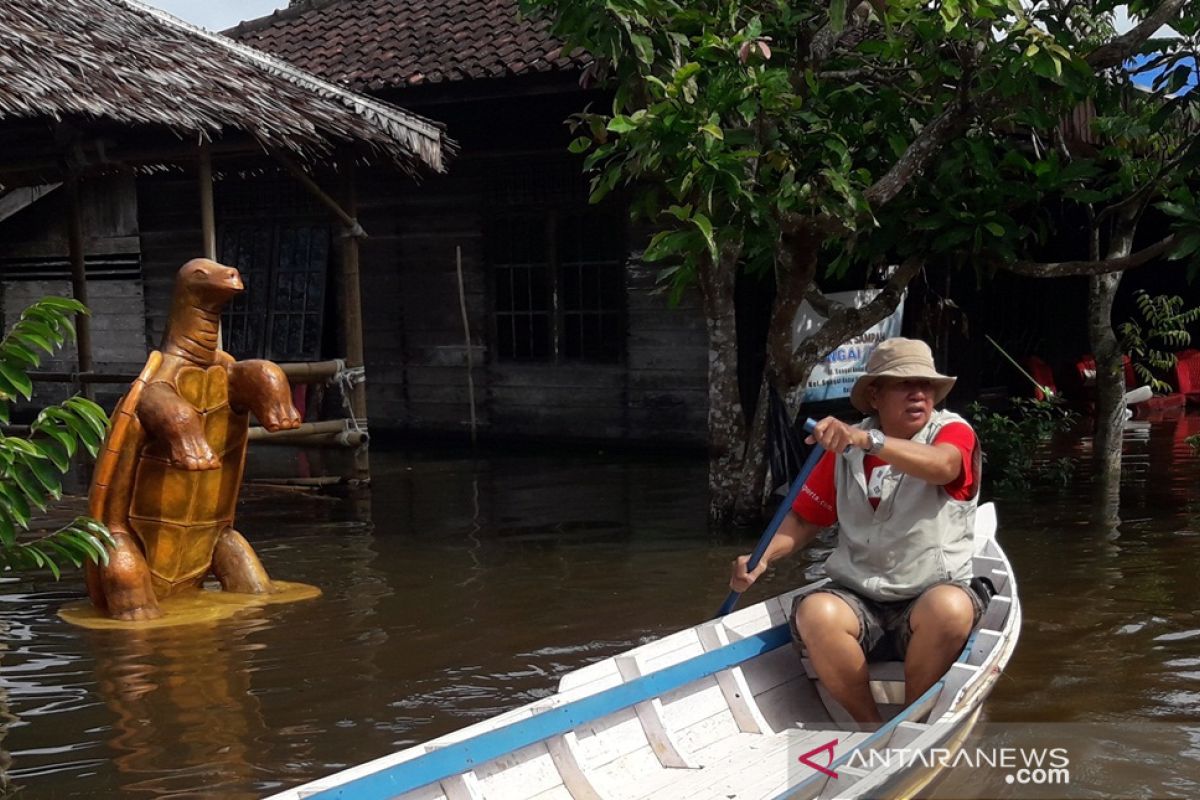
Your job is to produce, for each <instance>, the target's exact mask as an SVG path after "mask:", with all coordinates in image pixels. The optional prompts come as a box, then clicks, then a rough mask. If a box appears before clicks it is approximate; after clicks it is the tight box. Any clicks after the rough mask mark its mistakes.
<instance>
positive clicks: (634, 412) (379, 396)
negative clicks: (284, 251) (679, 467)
mask: <svg viewBox="0 0 1200 800" xmlns="http://www.w3.org/2000/svg"><path fill="white" fill-rule="evenodd" d="M359 174H360V179H361V180H360V186H359V206H360V216H361V218H362V223H363V226H364V228H365V229H366V230H367V232H368V235H369V238H368V239H366V240H365V241H364V242H363V245H362V247H363V249H362V272H363V278H362V279H363V297H364V318H365V323H364V324H365V326H366V348H367V386H368V405H369V408H370V415H371V424H372V427H373V428H375V429H376V430H395V431H404V430H415V431H426V432H454V433H463V432H465V431H466V430H467V425H468V420H469V416H470V408H469V404H468V393H467V378H466V355H465V340H464V332H463V326H462V319H461V313H460V310H459V301H458V282H457V277H456V273H455V263H454V258H455V255H454V254H455V247H456V246H459V247H461V248H462V256H463V270H464V278H465V281H464V283H465V289H466V296H467V307H468V315H469V318H470V326H471V343H472V347H473V353H474V355H473V358H474V361H475V370H474V380H475V388H476V402H477V408H476V414H477V418H478V420H479V424H480V426H481V430H483V431H485V432H487V433H490V434H493V435H497V436H504V437H519V438H560V439H573V440H591V441H596V440H619V441H625V442H630V443H636V442H645V443H673V444H689V445H694V444H701V443H703V442H704V440H705V417H706V414H707V394H706V386H707V352H708V347H707V336H706V332H705V329H704V324H703V317H702V315H701V314H700V310H699V305H698V302H697V301H696V299H695V298H693V297H689V298H685V300H684V302H682V303H681V304H680V305H679V306H678V307H676V308H670V307H669V306H668V303H667V300H666V298H665V297H664V296H661V295H651V294H650V290H651V289H653V288H654V285H655V284H654V270H653V269H652V268H647V267H644V266H641V265H640V264H638V263H637V262H636V260H631V262H630V266H629V268H628V274H627V283H626V291H627V303H626V304H627V322H628V330H627V349H626V358H625V359H624V361H623V363H620V364H615V365H614V364H536V363H533V364H530V363H504V362H499V361H497V359H496V358H495V352H494V349H493V347H492V340H493V327H492V320H491V316H490V309H491V304H492V300H491V289H490V281H489V276H488V273H487V268H486V264H484V262H483V252H484V250H483V231H484V220H485V214H486V209H485V207H484V201H483V197H484V186H483V182H484V175H483V172H482V168H481V167H480V165H479V162H478V161H464V162H460V163H459V164H458V165H457V167H456V169H455V170H454V171H453V172H452V174H451V175H450V176H446V177H439V178H431V179H427V180H426V181H424V182H423V183H422V184H421V185H420V186H416V187H414V186H413V185H412V184H411V183H408V182H407V181H405V180H404V179H400V178H392V177H387V176H384V175H381V174H379V173H374V174H372V173H367V172H365V171H363V172H360V173H359ZM580 180H583V178H582V177H581V178H580Z"/></svg>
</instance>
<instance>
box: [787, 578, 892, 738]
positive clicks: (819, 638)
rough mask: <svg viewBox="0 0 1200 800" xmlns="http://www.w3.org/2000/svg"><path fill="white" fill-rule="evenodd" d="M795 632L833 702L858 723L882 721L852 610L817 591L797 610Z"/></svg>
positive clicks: (856, 620) (846, 604)
mask: <svg viewBox="0 0 1200 800" xmlns="http://www.w3.org/2000/svg"><path fill="white" fill-rule="evenodd" d="M796 630H797V631H799V632H800V638H801V639H802V640H803V641H804V647H805V648H806V649H807V650H808V655H809V658H811V659H812V664H813V669H815V670H816V671H817V677H818V678H820V680H821V683H822V684H824V686H825V689H826V690H827V691H828V692H829V693H830V694H831V695H833V699H834V700H837V701H838V702H839V703H841V704H842V707H843V708H845V709H846V711H848V712H849V713H850V716H852V717H854V719H855V720H856V721H857V722H861V723H877V722H882V721H883V718H882V717H881V716H880V715H879V707H878V706H877V705H876V704H875V698H874V697H872V696H871V684H870V675H869V673H868V672H867V657H866V655H865V654H864V653H863V651H862V647H860V646H859V644H858V633H859V631H858V615H856V614H855V613H854V609H852V608H850V606H849V604H848V603H846V601H845V600H843V599H842V598H840V597H837V596H836V595H832V594H830V593H829V592H816V593H815V594H812V595H810V596H808V597H806V598H805V599H804V600H803V601H802V602H801V603H800V606H799V608H797V609H796Z"/></svg>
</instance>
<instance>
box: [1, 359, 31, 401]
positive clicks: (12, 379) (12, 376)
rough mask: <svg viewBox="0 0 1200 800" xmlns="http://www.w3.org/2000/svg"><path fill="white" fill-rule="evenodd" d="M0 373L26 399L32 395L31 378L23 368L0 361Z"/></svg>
mask: <svg viewBox="0 0 1200 800" xmlns="http://www.w3.org/2000/svg"><path fill="white" fill-rule="evenodd" d="M0 375H3V376H4V380H5V381H7V382H8V383H9V384H11V385H12V386H13V387H14V388H15V389H16V390H17V391H18V392H20V393H21V395H22V396H23V397H24V398H25V399H26V400H28V399H29V398H31V397H33V380H32V379H31V378H30V377H29V376H28V375H26V374H25V372H24V371H23V370H19V369H16V368H14V367H13V366H12V365H10V364H6V363H5V362H3V361H0Z"/></svg>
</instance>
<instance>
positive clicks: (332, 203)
mask: <svg viewBox="0 0 1200 800" xmlns="http://www.w3.org/2000/svg"><path fill="white" fill-rule="evenodd" d="M272 155H273V156H274V157H275V160H276V161H278V162H279V163H280V164H282V165H283V166H284V169H286V170H287V171H288V172H290V173H291V175H292V177H293V178H295V179H296V180H298V181H300V183H302V184H304V188H306V189H308V191H309V192H311V193H312V195H313V197H315V198H317V200H319V201H320V202H321V203H322V204H323V205H324V206H325V207H326V208H328V209H329V210H330V211H331V212H332V213H333V215H334V216H335V217H337V218H338V219H339V220H341V222H342V224H343V225H345V226H346V229H347V230H348V231H349V235H350V236H353V237H356V238H366V235H367V232H366V231H364V230H363V229H362V226H361V225H359V224H358V220H357V219H355V217H354V215H355V214H356V213H357V212H356V211H355V208H354V206H355V197H354V193H353V183H354V161H353V156H349V157H347V159H346V161H347V165H346V170H347V179H348V180H347V185H348V186H349V187H351V188H350V190H349V191H348V193H347V196H346V202H345V204H344V205H343V204H339V203H338V201H337V200H334V199H333V198H332V197H330V196H329V195H328V194H327V193H326V192H325V190H324V189H322V188H321V187H320V186H318V185H317V182H316V181H314V180H313V179H312V176H311V175H309V174H308V173H307V172H305V171H304V169H303V168H302V167H300V166H299V165H298V164H297V163H296V162H295V161H292V160H291V159H290V158H288V157H287V156H285V155H284V154H283V153H279V152H274V153H272Z"/></svg>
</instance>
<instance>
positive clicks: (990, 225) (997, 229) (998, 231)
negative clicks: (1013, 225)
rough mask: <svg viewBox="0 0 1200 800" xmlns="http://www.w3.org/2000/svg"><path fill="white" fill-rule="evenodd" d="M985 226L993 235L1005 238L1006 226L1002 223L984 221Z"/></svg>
mask: <svg viewBox="0 0 1200 800" xmlns="http://www.w3.org/2000/svg"><path fill="white" fill-rule="evenodd" d="M983 227H985V228H987V229H988V232H989V233H991V234H992V236H995V237H996V238H997V239H1003V238H1004V227H1003V226H1002V225H998V224H997V223H995V222H987V223H984V226H983Z"/></svg>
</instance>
